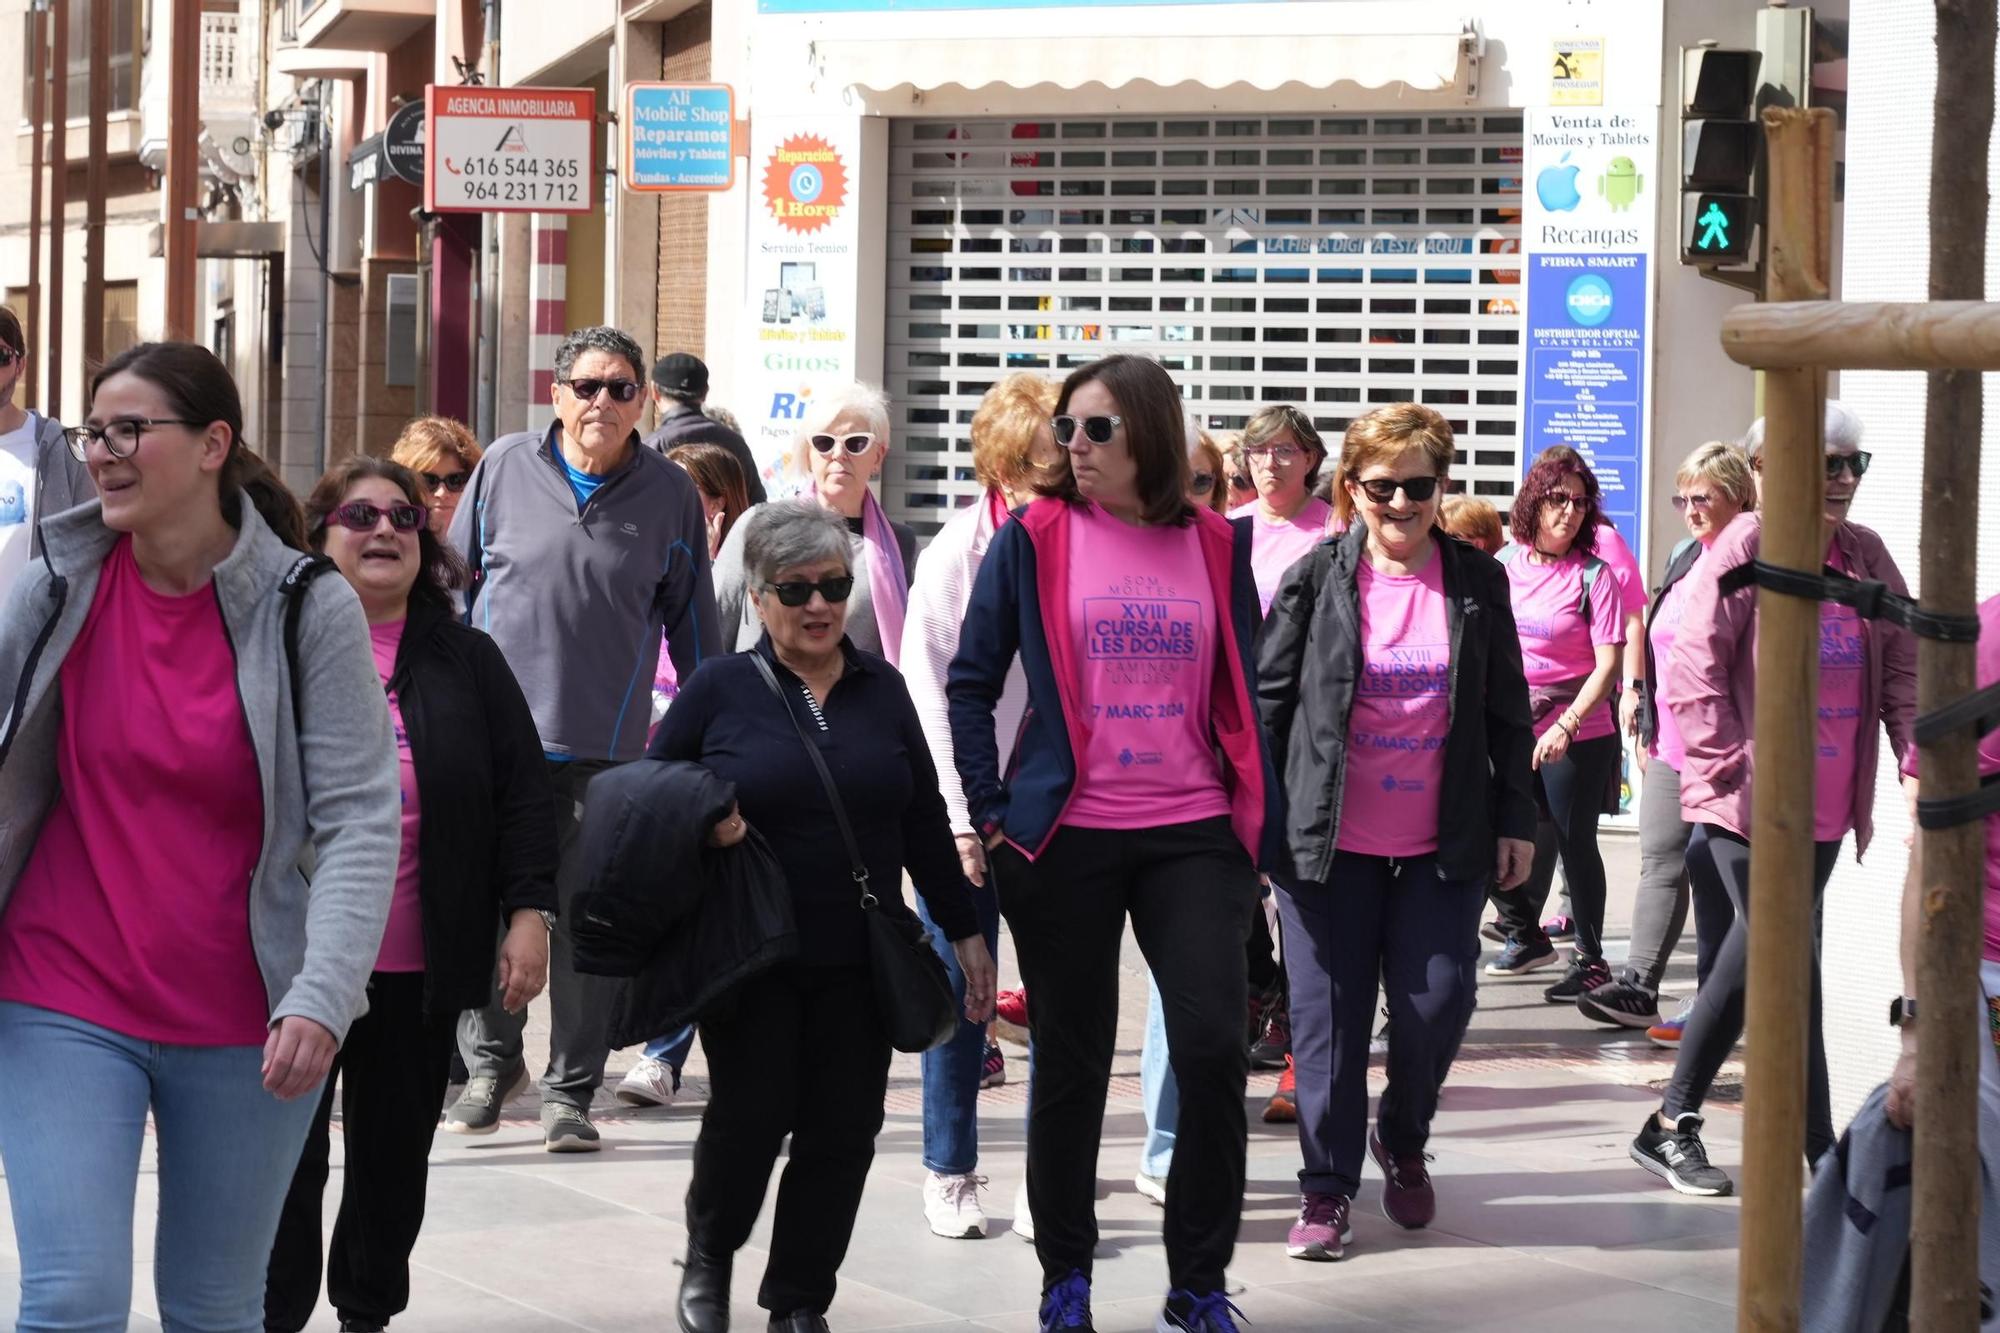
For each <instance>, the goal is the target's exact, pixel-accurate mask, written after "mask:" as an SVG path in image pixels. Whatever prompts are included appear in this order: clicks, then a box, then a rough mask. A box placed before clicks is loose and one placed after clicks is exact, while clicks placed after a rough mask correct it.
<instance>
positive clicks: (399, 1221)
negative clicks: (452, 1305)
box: [264, 457, 556, 1333]
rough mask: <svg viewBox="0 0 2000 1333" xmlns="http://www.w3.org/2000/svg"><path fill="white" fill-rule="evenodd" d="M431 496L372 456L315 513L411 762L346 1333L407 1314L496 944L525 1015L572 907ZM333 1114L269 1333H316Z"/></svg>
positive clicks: (513, 1002)
mask: <svg viewBox="0 0 2000 1333" xmlns="http://www.w3.org/2000/svg"><path fill="white" fill-rule="evenodd" d="M422 494H423V491H422V490H421V488H420V485H419V483H418V481H417V478H416V474H414V473H412V472H411V471H409V469H407V468H405V467H403V466H401V465H400V464H396V463H391V462H388V461H386V460H383V459H377V458H368V457H356V458H352V459H349V460H348V461H347V462H345V463H343V464H341V465H340V466H339V467H336V468H334V469H333V470H332V471H331V472H328V473H327V474H326V475H325V476H324V477H322V478H320V481H319V484H318V485H317V486H315V487H314V488H313V493H312V496H311V498H310V499H309V500H308V501H307V504H306V518H307V525H308V530H309V533H310V537H311V540H312V543H313V545H314V546H315V547H317V548H319V549H320V550H322V551H324V552H325V553H326V554H327V555H328V556H330V557H332V560H333V564H334V565H335V567H337V568H338V569H339V571H340V572H341V573H342V574H343V575H345V576H346V578H347V580H348V582H349V583H351V584H352V585H353V586H354V590H355V592H357V593H358V594H359V595H360V597H361V606H362V609H363V611H365V612H366V613H367V616H368V626H369V633H370V635H371V637H372V638H373V639H374V644H375V665H376V668H377V669H378V670H379V671H380V672H381V674H382V682H383V688H384V689H385V691H386V692H387V695H388V703H389V711H390V714H391V716H392V719H393V720H394V721H395V723H396V727H395V731H396V742H397V749H398V750H399V751H400V752H401V756H402V771H403V825H402V833H403V851H402V857H401V861H400V863H399V865H398V867H397V873H396V884H395V896H394V899H393V901H392V903H391V906H390V910H389V924H388V929H387V932H386V933H385V935H384V937H383V941H382V949H381V953H380V954H379V956H378V957H377V959H376V962H375V971H374V975H373V976H371V977H370V978H369V982H368V1012H367V1014H366V1015H364V1016H363V1017H362V1018H361V1019H359V1020H358V1021H357V1022H356V1023H355V1024H354V1026H353V1028H352V1029H351V1030H350V1031H349V1033H348V1035H347V1043H346V1045H344V1046H343V1047H342V1048H341V1050H340V1054H339V1055H338V1057H336V1059H335V1061H334V1069H333V1072H335V1073H338V1074H339V1075H340V1091H341V1121H342V1126H343V1128H344V1130H345V1139H346V1144H347V1167H346V1172H345V1176H344V1185H343V1188H342V1192H341V1201H340V1214H339V1217H338V1219H337V1220H336V1221H335V1223H334V1228H333V1244H332V1248H331V1250H330V1252H329V1256H328V1260H327V1281H326V1286H327V1297H328V1299H329V1300H330V1301H331V1302H332V1304H333V1307H334V1309H335V1310H336V1311H338V1313H339V1315H340V1321H341V1322H340V1326H341V1328H342V1329H354V1330H362V1331H363V1333H366V1331H367V1330H379V1329H382V1328H384V1327H386V1326H387V1324H388V1322H389V1320H390V1319H391V1318H392V1317H393V1316H395V1315H397V1314H400V1313H401V1312H402V1310H403V1308H404V1307H405V1306H406V1305H408V1304H409V1298H410V1265H409V1260H410V1251H411V1249H412V1248H413V1247H414V1246H415V1245H416V1241H417V1232H418V1229H419V1228H420V1227H421V1226H422V1224H423V1217H424V1190H425V1178H426V1174H427V1165H426V1159H427V1157H428V1155H429V1153H430V1144H431V1135H432V1132H433V1131H434V1130H435V1128H436V1126H437V1119H438V1113H439V1111H440V1110H442V1109H443V1106H444V1091H445V1082H446V1074H447V1069H448V1067H449V1062H450V1059H451V1052H452V1042H453V1031H454V1028H455V1026H456V1023H457V1019H458V1015H459V1013H460V1012H461V1011H462V1010H466V1009H477V1008H479V1007H480V1006H481V1005H483V1004H485V1003H486V1001H487V998H488V997H489V996H490V995H491V994H492V993H493V978H494V950H493V939H494V933H495V930H496V928H500V927H504V928H505V931H506V934H505V936H504V938H503V939H502V941H501V944H500V953H499V980H500V988H501V991H502V993H503V997H504V1000H505V1003H506V1005H507V1007H508V1009H510V1010H517V1011H518V1010H519V1009H522V1008H524V1007H526V1005H527V1003H528V1001H529V1000H531V999H533V998H534V997H535V996H536V995H538V994H539V993H540V992H541V989H542V986H543V984H544V983H545V982H546V980H547V978H548V919H549V916H550V915H551V914H552V912H553V911H554V908H555V905H556V892H555V866H556V823H555V796H554V792H553V791H552V789H551V788H550V786H549V780H548V775H547V769H546V765H545V764H544V762H543V759H542V746H541V741H540V739H539V737H538V736H537V734H536V731H535V723H534V719H533V718H532V717H531V716H530V715H529V712H528V705H527V701H526V700H525V699H523V698H522V696H521V687H520V686H519V685H518V684H516V683H515V680H514V676H513V673H512V672H511V671H509V670H508V668H507V663H506V660H505V659H504V658H503V657H502V656H501V655H500V650H499V649H498V648H497V647H496V646H494V644H493V641H492V640H491V639H488V638H487V637H486V636H485V635H484V634H481V633H480V632H479V631H477V630H474V629H469V628H467V627H466V626H464V625H462V624H460V623H459V622H458V620H457V618H456V617H454V616H453V615H452V610H451V590H452V588H453V587H454V586H455V585H456V583H457V582H458V581H459V577H460V576H462V574H463V572H464V570H463V567H462V566H460V564H459V562H458V558H457V557H456V556H455V555H453V554H452V552H451V550H450V548H449V547H446V546H443V545H441V544H440V543H439V542H438V540H437V538H436V537H435V536H433V535H432V533H431V530H430V528H429V526H428V525H427V523H426V518H427V515H426V512H425V507H424V505H423V503H422V501H421V499H420V498H419V497H421V496H422ZM333 1097H334V1079H333V1076H332V1073H329V1075H328V1077H327V1080H326V1091H325V1093H324V1094H323V1096H322V1098H321V1100H320V1106H319V1114H318V1116H317V1118H316V1119H315V1120H314V1122H313V1129H312V1133H311V1134H310V1135H309V1136H308V1137H307V1139H306V1148H305V1153H304V1155H303V1156H302V1157H301V1158H300V1161H299V1166H298V1170H297V1172H296V1174H295V1175H294V1176H293V1179H292V1188H291V1193H290V1195H289V1196H288V1197H287V1198H286V1200H285V1210H284V1216H283V1218H282V1219H281V1221H280V1222H279V1226H278V1236H277V1241H276V1243H275V1244H274V1245H273V1246H272V1250H271V1266H270V1272H269V1275H268V1278H267V1281H266V1284H265V1292H264V1311H265V1314H264V1320H265V1322H264V1327H265V1328H266V1329H271V1330H298V1329H303V1328H304V1327H305V1325H306V1321H307V1320H308V1319H309V1318H311V1316H312V1311H313V1306H314V1304H315V1303H316V1301H317V1300H318V1297H319V1279H320V1196H321V1194H322V1193H323V1191H324V1190H325V1188H326V1178H327V1126H328V1120H329V1118H330V1117H331V1115H332V1113H333Z"/></svg>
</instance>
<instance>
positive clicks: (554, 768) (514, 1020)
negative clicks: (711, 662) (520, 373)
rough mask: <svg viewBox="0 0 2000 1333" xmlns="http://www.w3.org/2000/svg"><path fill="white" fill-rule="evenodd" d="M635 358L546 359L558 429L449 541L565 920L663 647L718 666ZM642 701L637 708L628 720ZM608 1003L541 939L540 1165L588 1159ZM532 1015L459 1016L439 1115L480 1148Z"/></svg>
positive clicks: (459, 519)
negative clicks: (531, 720)
mask: <svg viewBox="0 0 2000 1333" xmlns="http://www.w3.org/2000/svg"><path fill="white" fill-rule="evenodd" d="M644 358H645V354H644V353H643V352H641V351H640V349H639V345H638V344H637V343H636V342H634V341H633V340H632V339H631V338H630V337H629V336H627V335H626V334H624V333H622V332H620V331H619V330H617V329H613V328H607V327H601V326H600V327H595V328H587V329H578V330H576V331H575V332H574V333H571V334H570V335H569V337H568V338H566V339H564V341H563V344H562V347H561V348H560V349H559V350H558V351H557V353H556V363H555V384H554V386H553V387H552V389H551V396H552V400H553V402H554V405H555V411H556V420H555V421H554V422H553V423H551V424H550V426H549V427H548V429H547V430H545V431H530V432H523V433H521V434H518V435H509V436H506V437H504V438H502V439H499V440H496V441H494V443H493V446H492V447H491V448H490V449H488V450H487V452H486V455H485V456H484V457H483V458H481V459H480V461H479V465H478V466H477V467H476V468H474V469H473V472H472V480H471V482H470V483H469V484H468V485H467V487H466V493H465V499H464V502H463V503H461V504H460V505H459V507H458V512H457V514H456V516H455V517H454V518H453V520H452V525H451V537H450V539H451V543H452V545H453V546H455V547H457V548H458V550H459V551H460V553H461V554H463V555H464V556H465V558H466V563H467V564H469V565H470V566H471V567H472V584H471V587H470V588H469V589H468V590H467V592H466V620H467V623H469V624H471V625H473V626H475V627H476V628H478V629H482V630H485V631H486V632H487V633H488V634H490V635H492V636H493V639H494V641H495V642H497V643H498V644H499V645H500V650H501V652H502V653H504V654H505V655H506V657H507V664H508V665H509V666H510V667H512V668H513V670H514V675H515V676H516V677H517V678H518V679H519V680H520V682H521V690H522V693H524V694H525V695H526V696H527V699H528V707H529V710H530V711H531V712H533V714H534V716H535V726H536V729H537V730H538V731H539V732H540V734H541V740H542V749H543V751H544V752H545V753H546V754H547V756H548V760H549V768H550V776H551V778H552V780H553V782H554V784H555V789H556V814H557V821H558V826H559V831H560V836H561V853H562V860H561V863H560V865H559V867H558V869H557V872H556V891H557V897H558V899H559V901H560V903H561V905H562V911H563V912H565V913H566V912H567V911H568V909H569V904H570V902H571V900H572V898H573V896H574V895H575V893H576V892H577V890H579V889H580V888H582V887H583V884H582V882H581V874H580V866H579V858H578V855H577V846H576V843H577V830H578V829H579V828H580V827H581V826H582V822H583V802H584V790H585V788H586V787H587V786H588V784H589V782H590V780H591V778H593V777H595V776H596V775H597V774H599V773H601V772H603V771H604V770H605V769H607V768H610V767H612V766H613V765H616V764H622V763H627V762H629V761H631V760H634V759H637V758H639V757H640V756H641V755H642V754H644V753H645V748H646V729H647V726H648V724H649V723H650V722H651V720H652V717H651V710H650V709H649V708H647V707H646V705H645V703H644V701H645V700H646V699H647V698H648V697H649V692H648V690H647V689H646V684H645V683H646V682H650V681H651V679H652V674H653V671H654V668H655V666H656V665H657V663H658V661H659V656H660V638H661V634H662V633H663V632H664V634H665V635H666V642H667V649H668V652H669V653H670V654H671V655H672V657H673V662H674V666H675V669H676V670H677V671H678V672H679V674H680V679H682V680H684V681H685V680H687V679H688V678H689V677H691V676H692V675H693V674H694V670H695V667H696V666H697V665H699V664H700V662H701V659H702V657H703V656H704V655H705V654H707V653H709V652H710V651H712V650H713V648H714V646H715V645H716V644H717V643H718V642H719V639H720V635H719V633H718V631H717V628H716V618H715V592H714V588H713V586H712V584H711V582H710V576H709V561H708V529H707V518H706V515H705V513H704V511H703V509H702V504H701V495H700V493H699V492H698V491H696V489H695V486H694V482H693V481H691V480H690V479H689V478H688V475H687V473H685V472H683V471H682V470H681V469H680V468H679V467H677V466H675V465H674V464H672V463H670V462H668V461H667V460H666V458H665V456H664V455H662V454H660V453H658V452H656V451H655V450H652V449H647V448H645V447H643V445H642V444H641V442H640V440H639V435H638V431H637V430H636V429H635V428H636V427H637V426H638V424H639V417H640V415H641V413H643V412H644V411H645V407H646V402H645V398H644V396H643V393H644V388H645V371H644V369H643V366H644ZM634 699H637V700H640V701H641V702H640V703H639V704H638V706H636V707H635V706H633V704H632V701H633V700H634ZM616 998H617V988H616V985H615V984H614V983H612V982H609V981H606V980H605V979H603V978H600V977H589V976H583V975H580V974H578V973H577V971H576V970H575V959H574V954H573V949H572V945H571V940H570V935H569V930H568V927H567V925H566V924H565V923H564V922H563V921H562V920H561V917H560V915H559V917H558V920H557V923H556V925H555V926H554V928H553V935H552V938H551V939H550V941H549V1003H550V1007H551V1015H550V1022H551V1030H550V1033H549V1064H548V1070H547V1072H546V1073H545V1074H544V1075H543V1078H542V1134H543V1142H544V1146H545V1147H546V1148H547V1149H548V1150H549V1151H550V1152H595V1151H596V1150H597V1148H598V1146H599V1140H598V1133H597V1128H596V1127H595V1126H594V1125H592V1124H591V1123H590V1116H589V1114H588V1112H589V1107H590V1102H591V1098H592V1097H593V1096H594V1095H595V1094H596V1092H597V1088H598V1086H599V1085H600V1084H601V1083H602V1082H603V1081H604V1060H605V1056H606V1054H607V1053H608V1051H607V1047H606V1043H607V1041H608V1035H607V1034H608V1032H609V1022H610V1016H611V1008H612V1005H613V1003H614V1002H615V1000H616ZM525 1023H526V1015H525V1014H509V1013H508V1012H507V1011H506V1010H505V1008H504V1007H503V1006H502V1005H501V1003H500V1000H499V997H498V996H497V995H496V996H495V997H494V999H493V1000H492V1002H490V1003H489V1004H488V1005H487V1007H486V1008H484V1009H481V1010H477V1011H473V1012H469V1013H467V1014H466V1015H465V1018H464V1020H463V1021H462V1022H461V1024H460V1027H459V1046H460V1049H461V1052H462V1053H463V1055H464V1057H465V1065H466V1069H467V1071H468V1073H469V1074H470V1075H471V1077H470V1078H469V1079H468V1080H467V1081H466V1085H465V1092H464V1094H463V1095H462V1096H461V1097H460V1098H459V1100H458V1102H457V1103H456V1104H455V1105H454V1106H453V1107H452V1108H451V1109H450V1110H449V1111H448V1112H446V1114H445V1128H446V1129H447V1130H449V1131H451V1132H453V1133H458V1134H489V1133H491V1132H493V1130H494V1129H495V1128H497V1127H498V1125H499V1121H500V1111H501V1108H502V1107H503V1106H504V1105H505V1104H506V1103H507V1101H508V1100H509V1099H510V1098H511V1097H513V1096H514V1095H515V1094H517V1093H519V1092H520V1091H521V1090H523V1089H524V1088H526V1087H527V1083H528V1069H527V1066H526V1064H525V1063H524V1061H523V1057H522V1043H521V1033H522V1029H523V1026H524V1025H525Z"/></svg>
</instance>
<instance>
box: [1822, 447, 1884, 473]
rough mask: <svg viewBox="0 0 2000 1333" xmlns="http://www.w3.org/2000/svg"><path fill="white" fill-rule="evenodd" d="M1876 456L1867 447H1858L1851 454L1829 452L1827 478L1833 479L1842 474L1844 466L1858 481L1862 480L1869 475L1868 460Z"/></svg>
mask: <svg viewBox="0 0 2000 1333" xmlns="http://www.w3.org/2000/svg"><path fill="white" fill-rule="evenodd" d="M1874 456H1875V455H1873V454H1871V453H1869V452H1868V451H1867V450H1866V449H1856V450H1855V451H1854V452H1853V453H1851V454H1828V455H1827V456H1826V479H1827V480H1828V481H1832V480H1833V479H1834V478H1835V477H1837V476H1839V475H1840V470H1841V469H1842V468H1846V469H1847V470H1848V471H1849V472H1852V473H1853V474H1854V479H1855V480H1856V481H1860V480H1861V479H1862V478H1863V477H1865V476H1867V475H1868V460H1869V459H1871V458H1873V457H1874Z"/></svg>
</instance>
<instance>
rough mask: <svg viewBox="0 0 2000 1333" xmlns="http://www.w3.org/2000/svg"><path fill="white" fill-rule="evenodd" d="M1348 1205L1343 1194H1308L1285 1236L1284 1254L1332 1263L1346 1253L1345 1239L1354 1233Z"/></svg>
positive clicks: (1351, 1236) (1317, 1261) (1347, 1239)
mask: <svg viewBox="0 0 2000 1333" xmlns="http://www.w3.org/2000/svg"><path fill="white" fill-rule="evenodd" d="M1347 1208H1348V1199H1347V1196H1346V1195H1345V1194H1314V1193H1308V1194H1307V1195H1306V1196H1305V1198H1304V1199H1303V1200H1302V1201H1301V1202H1300V1204H1299V1220H1298V1221H1296V1222H1294V1223H1292V1230H1291V1234H1289V1235H1287V1236H1286V1237H1285V1253H1286V1254H1287V1255H1289V1256H1291V1257H1292V1258H1294V1259H1310V1260H1312V1261H1314V1262H1315V1263H1331V1262H1332V1261H1333V1260H1335V1259H1338V1258H1340V1256H1341V1255H1343V1254H1345V1253H1347V1250H1346V1246H1347V1242H1348V1241H1349V1240H1350V1239H1352V1238H1353V1236H1354V1229H1353V1228H1352V1227H1350V1226H1348V1224H1347Z"/></svg>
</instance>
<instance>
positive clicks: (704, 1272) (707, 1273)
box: [679, 1241, 731, 1333]
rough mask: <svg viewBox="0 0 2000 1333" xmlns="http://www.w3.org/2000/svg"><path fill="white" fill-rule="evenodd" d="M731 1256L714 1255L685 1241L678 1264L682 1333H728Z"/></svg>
mask: <svg viewBox="0 0 2000 1333" xmlns="http://www.w3.org/2000/svg"><path fill="white" fill-rule="evenodd" d="M730 1264H731V1256H728V1255H724V1256H723V1257H721V1258H715V1257H713V1256H711V1255H708V1254H704V1253H703V1252H702V1251H701V1250H700V1249H699V1248H698V1247H696V1245H695V1244H694V1242H692V1241H690V1242H688V1252H687V1259H686V1261H685V1262H684V1263H683V1264H682V1265H681V1267H682V1269H683V1270H684V1271H683V1272H682V1274H681V1297H680V1302H679V1304H680V1324H681V1333H729V1270H730Z"/></svg>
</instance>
